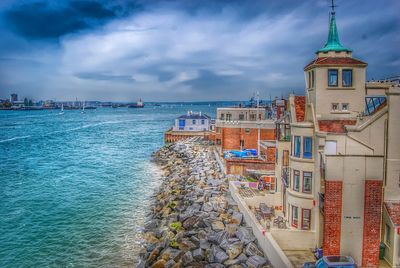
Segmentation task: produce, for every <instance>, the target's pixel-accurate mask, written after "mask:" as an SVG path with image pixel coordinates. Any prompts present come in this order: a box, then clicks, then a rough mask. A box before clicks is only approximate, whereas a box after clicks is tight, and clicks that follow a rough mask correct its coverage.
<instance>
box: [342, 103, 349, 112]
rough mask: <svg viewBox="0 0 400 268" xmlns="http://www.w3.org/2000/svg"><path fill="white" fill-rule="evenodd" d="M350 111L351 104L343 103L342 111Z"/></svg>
mask: <svg viewBox="0 0 400 268" xmlns="http://www.w3.org/2000/svg"><path fill="white" fill-rule="evenodd" d="M348 110H349V104H348V103H342V111H348Z"/></svg>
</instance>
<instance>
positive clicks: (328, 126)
mask: <svg viewBox="0 0 400 268" xmlns="http://www.w3.org/2000/svg"><path fill="white" fill-rule="evenodd" d="M356 123H357V120H319V121H318V126H319V130H320V131H324V132H329V133H345V132H346V128H345V126H346V125H352V126H353V125H355V124H356Z"/></svg>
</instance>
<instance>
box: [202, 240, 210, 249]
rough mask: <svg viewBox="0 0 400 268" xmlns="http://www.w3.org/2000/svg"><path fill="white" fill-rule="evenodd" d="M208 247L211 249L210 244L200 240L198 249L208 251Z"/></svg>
mask: <svg viewBox="0 0 400 268" xmlns="http://www.w3.org/2000/svg"><path fill="white" fill-rule="evenodd" d="M210 247H211V243H210V242H208V241H207V240H206V239H200V248H202V249H209V248H210Z"/></svg>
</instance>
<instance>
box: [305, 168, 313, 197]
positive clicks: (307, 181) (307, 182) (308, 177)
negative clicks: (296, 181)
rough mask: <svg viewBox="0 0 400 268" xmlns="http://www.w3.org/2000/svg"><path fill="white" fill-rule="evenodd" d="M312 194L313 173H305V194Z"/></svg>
mask: <svg viewBox="0 0 400 268" xmlns="http://www.w3.org/2000/svg"><path fill="white" fill-rule="evenodd" d="M311 192H312V173H311V172H307V171H304V172H303V193H306V194H311Z"/></svg>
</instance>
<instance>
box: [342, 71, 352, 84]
mask: <svg viewBox="0 0 400 268" xmlns="http://www.w3.org/2000/svg"><path fill="white" fill-rule="evenodd" d="M342 86H343V87H351V86H353V70H349V69H345V70H343V71H342Z"/></svg>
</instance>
